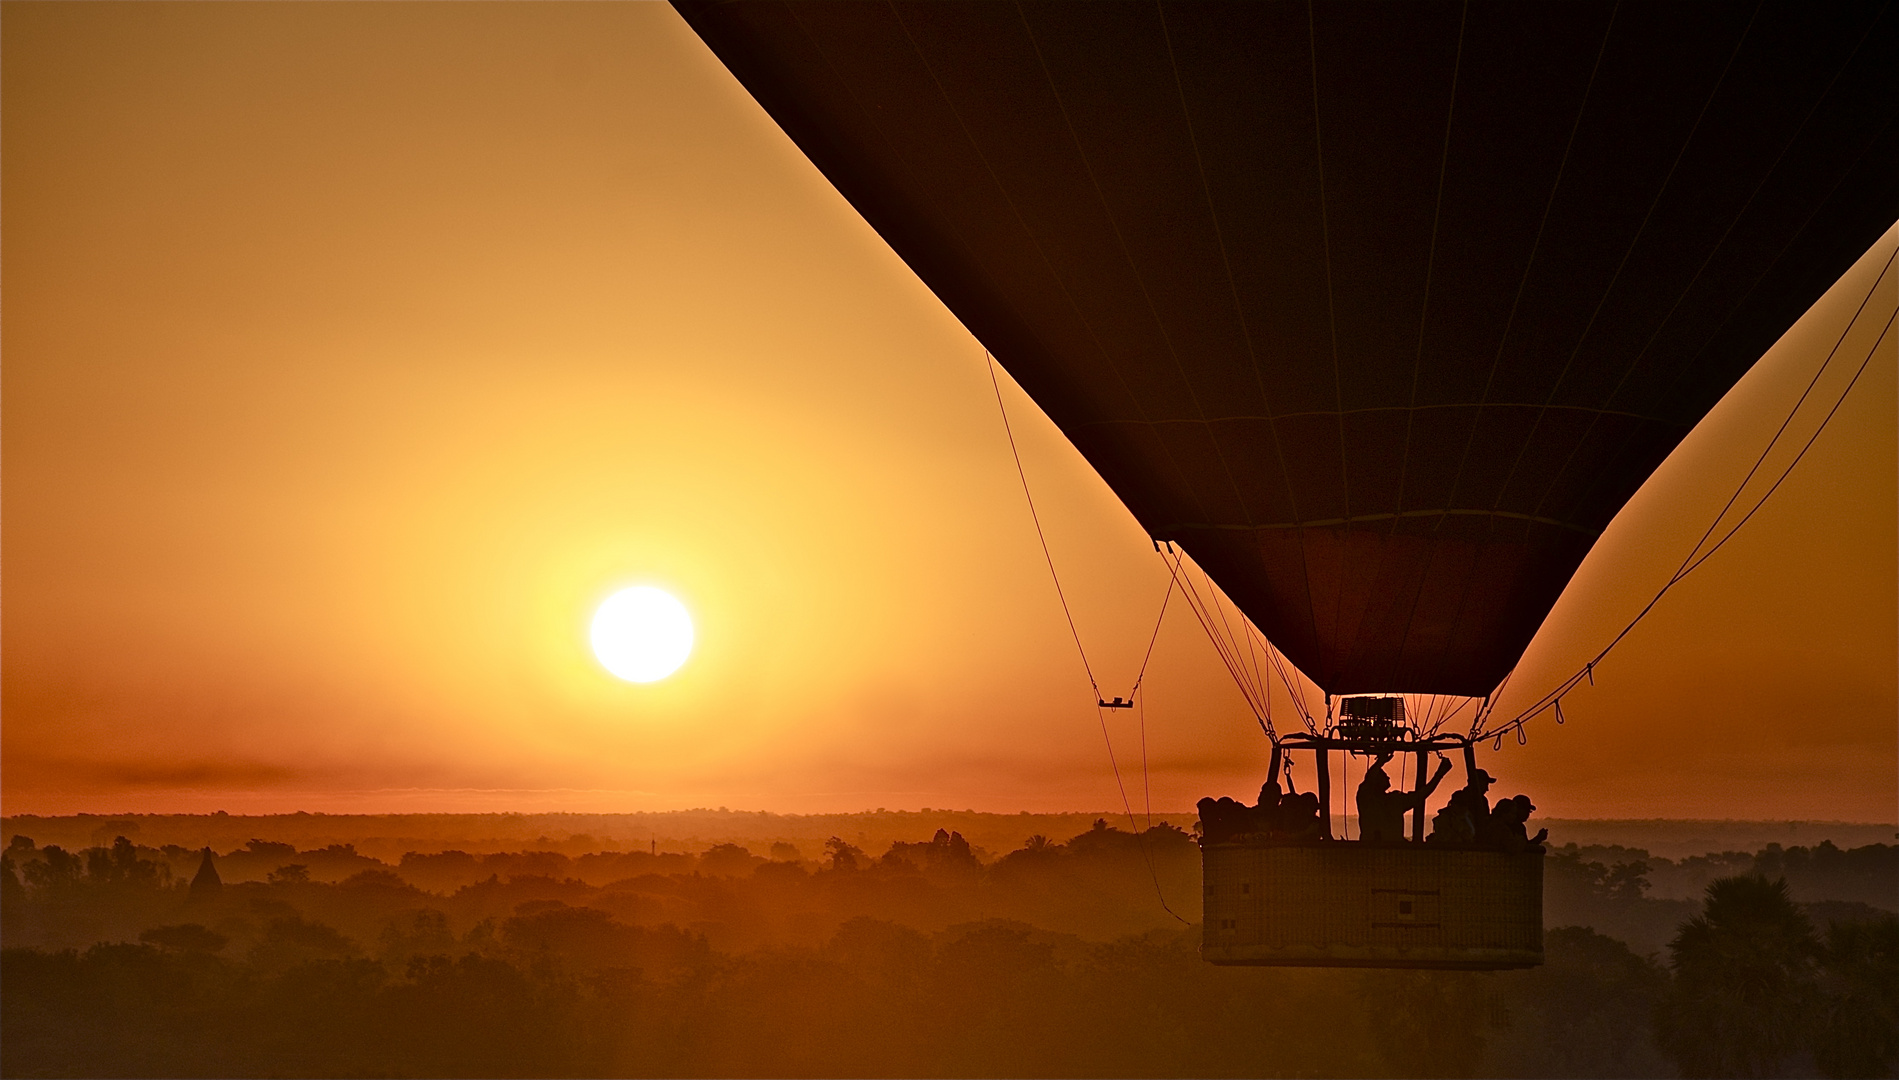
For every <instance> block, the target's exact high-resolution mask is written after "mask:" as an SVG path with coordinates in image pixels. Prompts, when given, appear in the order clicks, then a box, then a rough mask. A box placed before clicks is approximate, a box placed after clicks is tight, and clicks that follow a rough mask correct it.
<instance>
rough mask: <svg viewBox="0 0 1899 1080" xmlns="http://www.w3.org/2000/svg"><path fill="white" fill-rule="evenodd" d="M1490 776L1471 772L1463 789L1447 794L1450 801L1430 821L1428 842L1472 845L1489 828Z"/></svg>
mask: <svg viewBox="0 0 1899 1080" xmlns="http://www.w3.org/2000/svg"><path fill="white" fill-rule="evenodd" d="M1492 782H1493V781H1492V780H1491V778H1490V774H1489V773H1487V772H1485V771H1484V770H1482V769H1472V770H1471V771H1470V777H1469V778H1468V779H1466V780H1465V781H1464V786H1463V787H1461V788H1458V789H1457V790H1456V791H1455V792H1452V793H1451V801H1450V802H1449V803H1446V804H1445V806H1444V809H1442V810H1439V811H1438V812H1437V816H1436V817H1433V818H1432V819H1431V836H1430V842H1431V843H1435V844H1474V843H1476V842H1477V839H1478V837H1480V836H1483V835H1485V833H1486V832H1487V831H1488V829H1489V828H1490V785H1491V783H1492Z"/></svg>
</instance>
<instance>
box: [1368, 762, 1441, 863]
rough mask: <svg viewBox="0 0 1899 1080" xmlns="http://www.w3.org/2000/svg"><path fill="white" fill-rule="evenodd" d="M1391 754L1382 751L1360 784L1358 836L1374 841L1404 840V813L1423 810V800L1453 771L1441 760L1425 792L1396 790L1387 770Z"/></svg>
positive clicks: (1388, 842) (1397, 841) (1390, 841)
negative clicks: (1386, 766)
mask: <svg viewBox="0 0 1899 1080" xmlns="http://www.w3.org/2000/svg"><path fill="white" fill-rule="evenodd" d="M1390 760H1391V755H1390V754H1381V755H1380V756H1379V758H1378V762H1377V764H1375V765H1373V766H1372V767H1371V768H1369V769H1367V770H1365V779H1364V780H1363V781H1362V782H1360V783H1359V785H1358V838H1359V839H1360V840H1365V841H1369V842H1371V843H1375V844H1378V843H1383V844H1395V843H1399V842H1401V841H1403V840H1404V816H1405V814H1407V813H1409V812H1410V811H1412V810H1422V809H1423V808H1424V800H1426V799H1428V798H1430V797H1431V793H1432V792H1433V791H1436V790H1437V785H1438V781H1440V780H1442V779H1444V774H1445V773H1447V772H1449V771H1450V768H1451V763H1450V762H1448V761H1445V760H1444V759H1442V758H1439V759H1438V763H1437V774H1436V775H1434V776H1432V777H1431V781H1430V783H1428V784H1425V785H1424V790H1422V791H1393V790H1391V777H1390V776H1389V775H1387V774H1386V772H1385V762H1387V761H1390Z"/></svg>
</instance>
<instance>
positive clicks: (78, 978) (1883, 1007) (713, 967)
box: [0, 822, 1899, 1076]
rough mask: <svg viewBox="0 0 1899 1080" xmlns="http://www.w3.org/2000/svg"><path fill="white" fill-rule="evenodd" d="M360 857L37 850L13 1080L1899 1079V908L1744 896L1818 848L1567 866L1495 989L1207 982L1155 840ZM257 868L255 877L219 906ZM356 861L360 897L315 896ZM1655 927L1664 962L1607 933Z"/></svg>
mask: <svg viewBox="0 0 1899 1080" xmlns="http://www.w3.org/2000/svg"><path fill="white" fill-rule="evenodd" d="M346 847H347V845H337V846H335V848H334V849H332V848H325V849H315V850H310V851H298V850H297V849H296V848H295V847H294V846H291V845H285V844H277V843H276V842H273V841H269V840H263V839H259V840H255V841H252V842H250V843H248V844H246V845H245V846H244V847H242V848H240V849H238V850H237V851H234V852H227V853H225V854H224V855H222V856H218V857H215V858H213V859H211V860H210V862H211V867H212V870H211V872H210V873H209V874H207V873H206V872H205V871H204V869H203V864H204V862H205V857H204V855H203V853H202V852H192V851H186V850H183V849H179V850H176V851H171V850H166V849H162V848H161V849H153V848H145V847H141V846H139V845H136V844H134V843H132V842H131V841H130V840H128V839H125V838H118V839H116V840H115V841H114V842H113V843H111V844H103V845H99V846H95V847H91V848H87V849H82V850H78V851H66V850H64V849H62V848H60V847H59V846H57V845H51V844H49V845H46V846H39V845H37V844H35V843H34V842H33V841H32V840H30V839H28V838H26V837H16V838H15V839H14V840H13V841H12V842H11V843H10V845H9V847H8V849H7V851H6V855H5V858H4V867H3V869H4V874H0V888H3V889H4V896H0V924H3V925H0V937H3V938H4V944H5V946H6V949H5V952H4V958H3V960H0V985H3V986H4V994H0V1073H4V1074H5V1075H8V1076H24V1075H68V1076H78V1075H97V1076H104V1075H117V1076H160V1075H168V1076H179V1075H198V1076H229V1075H282V1076H316V1075H391V1076H407V1075H414V1076H432V1075H433V1076H440V1075H470V1076H530V1075H533V1076H544V1075H575V1076H581V1075H678V1076H726V1075H769V1076H806V1075H835V1076H863V1075H880V1076H888V1075H916V1076H984V1075H1024V1076H1076V1075H1098V1076H1169V1075H1174V1076H1177V1075H1204V1076H1239V1075H1285V1074H1297V1075H1331V1076H1346V1075H1352V1076H1374V1075H1377V1076H1470V1075H1501V1076H1652V1075H1665V1074H1668V1073H1671V1072H1680V1073H1681V1074H1683V1075H1690V1076H1724V1075H1730V1076H1744V1075H1774V1074H1777V1073H1783V1072H1787V1071H1790V1070H1791V1071H1793V1072H1808V1073H1816V1072H1817V1073H1819V1074H1821V1075H1827V1076H1878V1075H1890V1073H1891V1070H1892V1068H1893V1065H1894V1062H1895V1056H1896V1048H1895V1046H1894V1042H1895V1033H1896V1032H1899V917H1895V916H1894V915H1893V914H1891V912H1890V911H1888V910H1882V908H1889V907H1893V906H1899V905H1894V904H1892V903H1890V902H1888V903H1884V904H1880V905H1877V906H1875V905H1873V904H1869V903H1868V902H1866V901H1865V900H1840V901H1832V902H1831V903H1830V904H1821V905H1816V904H1812V903H1809V904H1806V905H1802V904H1800V903H1796V902H1795V900H1794V899H1793V895H1794V894H1793V892H1791V891H1790V890H1789V888H1788V887H1787V885H1786V884H1785V883H1784V880H1783V879H1781V878H1769V877H1767V876H1763V875H1761V874H1757V873H1752V871H1754V870H1756V869H1759V868H1761V867H1763V866H1765V865H1768V864H1769V863H1772V862H1773V860H1778V865H1779V866H1781V867H1782V868H1783V873H1785V872H1787V870H1786V868H1788V867H1792V868H1794V871H1795V872H1798V869H1799V867H1800V866H1803V865H1804V866H1812V865H1815V864H1816V856H1815V854H1814V852H1813V851H1810V850H1806V849H1790V851H1777V850H1770V851H1767V852H1762V853H1760V854H1759V855H1758V856H1757V858H1758V860H1760V861H1759V862H1757V863H1756V864H1752V865H1750V866H1748V867H1747V868H1746V869H1747V870H1749V871H1750V873H1748V874H1745V875H1740V876H1733V877H1728V878H1723V879H1719V880H1717V881H1715V882H1714V883H1713V884H1712V885H1711V886H1710V887H1709V889H1708V892H1707V895H1706V897H1705V898H1704V900H1703V901H1701V902H1699V903H1688V902H1685V901H1679V900H1656V899H1652V898H1650V897H1649V896H1647V895H1646V894H1647V890H1648V883H1647V879H1646V872H1647V867H1646V866H1645V865H1644V863H1645V862H1646V860H1645V859H1643V858H1642V857H1641V855H1640V853H1634V852H1625V851H1623V850H1621V849H1618V850H1616V851H1612V852H1607V853H1602V852H1595V851H1584V850H1582V849H1577V848H1574V847H1570V848H1566V849H1559V850H1558V851H1556V852H1554V853H1552V856H1551V858H1550V861H1549V882H1550V897H1551V908H1552V912H1553V913H1554V912H1556V911H1557V910H1558V909H1563V908H1564V906H1565V905H1566V906H1567V907H1566V909H1565V910H1562V912H1561V913H1562V914H1563V915H1565V916H1568V917H1570V921H1574V922H1577V923H1588V924H1590V925H1595V926H1597V929H1589V928H1585V926H1581V925H1571V926H1563V927H1561V928H1558V929H1553V930H1551V931H1550V933H1549V934H1548V937H1547V942H1546V949H1547V962H1546V963H1545V965H1544V966H1542V967H1540V968H1536V969H1532V970H1527V971H1516V972H1501V973H1494V974H1486V973H1462V972H1390V971H1349V970H1310V969H1233V968H1217V967H1213V966H1211V965H1208V964H1205V963H1203V962H1202V961H1201V960H1200V959H1199V955H1198V945H1199V930H1198V927H1197V926H1193V925H1190V924H1188V923H1187V922H1184V921H1177V920H1176V919H1174V918H1173V917H1171V916H1169V915H1168V914H1167V913H1166V912H1165V911H1164V910H1163V909H1162V908H1161V906H1160V903H1159V900H1158V898H1157V896H1156V891H1157V886H1158V891H1159V893H1160V895H1161V896H1164V897H1165V898H1166V899H1167V901H1168V903H1169V905H1170V906H1172V907H1173V908H1174V910H1175V911H1177V912H1180V913H1181V915H1182V916H1184V917H1185V918H1186V919H1192V918H1194V917H1196V916H1197V912H1198V904H1197V900H1198V896H1197V893H1198V850H1197V847H1196V845H1195V843H1194V841H1193V839H1192V837H1191V836H1189V835H1187V834H1185V833H1183V832H1181V831H1180V830H1178V829H1174V828H1172V827H1170V826H1165V825H1162V826H1157V827H1155V828H1153V829H1150V830H1147V831H1145V832H1144V833H1141V834H1135V833H1130V832H1124V831H1122V830H1119V829H1113V828H1109V827H1107V826H1106V823H1105V822H1097V823H1096V825H1095V827H1094V828H1092V829H1089V830H1087V831H1085V832H1083V833H1081V834H1079V835H1077V836H1074V837H1071V838H1070V839H1068V840H1066V841H1064V842H1055V841H1051V840H1048V839H1045V838H1041V837H1035V838H1031V840H1030V841H1029V842H1028V843H1027V844H1025V845H1024V846H1022V847H1021V848H1019V849H1017V850H1014V851H1011V852H1009V853H1007V854H1006V855H1004V856H1002V857H1001V858H997V859H993V860H987V861H986V860H984V859H983V858H982V857H981V855H982V853H981V852H980V851H978V850H976V849H973V848H972V847H971V846H970V845H969V844H968V843H967V842H966V841H964V840H963V838H962V837H961V836H960V835H957V834H954V833H951V832H949V831H947V830H943V831H939V832H938V833H937V834H936V835H935V836H934V837H931V838H929V839H920V840H918V841H916V842H898V843H894V844H892V845H891V846H890V848H889V849H888V850H886V851H884V852H882V853H881V854H877V855H872V854H871V853H868V852H866V851H864V850H863V849H862V848H861V847H860V846H858V845H854V844H852V843H849V842H847V841H845V840H843V839H837V838H834V839H833V840H832V841H831V842H830V843H828V844H827V845H826V846H825V848H826V849H825V851H824V853H823V855H822V857H820V858H817V859H812V860H805V859H802V858H799V857H798V855H799V853H798V852H797V851H796V850H795V849H791V850H779V851H777V852H773V851H771V850H770V849H767V850H766V851H764V852H762V853H757V854H755V853H753V852H751V851H748V850H746V849H745V848H744V847H742V846H740V845H735V844H724V845H717V846H714V847H712V848H710V849H708V850H706V851H704V852H702V853H699V854H697V855H691V856H687V855H676V854H675V855H655V854H653V853H652V852H650V851H649V852H644V853H640V852H635V853H618V854H614V853H590V854H586V855H579V856H569V855H565V854H561V853H553V852H538V853H537V852H518V853H514V854H511V855H499V854H488V855H482V856H476V855H468V854H463V853H454V852H449V853H436V854H431V855H413V856H410V857H405V858H403V859H402V860H401V861H400V862H399V863H398V864H396V865H393V866H392V865H388V864H384V863H381V862H378V861H376V860H370V859H367V857H365V856H360V855H356V854H355V853H354V852H353V851H349V850H341V849H342V848H346ZM787 847H789V845H787ZM1802 851H1804V852H1805V853H1804V854H1802V855H1798V856H1795V855H1793V854H1792V853H1793V852H1802ZM1833 851H1834V852H1835V853H1837V854H1822V855H1819V856H1818V857H1817V862H1818V863H1824V864H1825V865H1826V866H1828V867H1829V868H1830V869H1829V870H1828V871H1827V872H1828V873H1830V874H1834V875H1835V876H1836V877H1838V876H1839V875H1840V874H1844V875H1845V876H1844V877H1842V878H1840V879H1839V881H1836V882H1835V884H1838V885H1840V887H1841V891H1845V892H1849V893H1852V894H1853V895H1871V896H1872V897H1873V898H1874V899H1876V900H1877V899H1881V898H1882V897H1883V898H1890V897H1891V896H1892V891H1893V890H1894V889H1899V849H1895V848H1893V847H1890V846H1886V845H1873V846H1871V847H1868V848H1859V849H1854V850H1851V851H1844V852H1841V851H1839V850H1838V849H1833ZM774 854H775V855H777V856H778V857H777V858H774V857H773V855H774ZM1623 855H1627V856H1628V857H1626V858H1620V859H1619V861H1610V862H1604V861H1602V858H1603V857H1619V856H1623ZM1590 856H1598V857H1594V858H1592V857H1590ZM1803 859H1804V860H1805V862H1804V863H1802V861H1801V860H1803ZM246 860H250V861H251V863H252V864H254V865H253V867H252V868H255V869H261V873H262V877H263V880H256V881H237V880H233V881H230V882H224V881H223V880H222V875H221V874H219V873H218V870H217V868H218V867H220V866H223V867H228V868H230V869H232V870H236V869H238V868H239V867H240V866H244V865H246ZM325 860H329V863H325ZM357 860H361V861H357ZM264 863H270V864H271V865H270V866H269V867H268V869H262V867H263V864H264ZM338 864H346V866H347V867H360V869H354V870H353V871H352V872H351V873H350V874H349V875H348V876H346V877H344V878H343V879H342V880H340V881H324V880H320V879H319V877H318V874H317V873H316V869H317V867H319V866H326V865H327V866H330V868H331V869H337V868H339V865H338ZM1842 866H1849V867H1857V868H1859V869H1860V870H1863V871H1864V873H1865V875H1866V876H1867V878H1868V880H1864V881H1863V880H1860V878H1859V877H1856V876H1855V875H1854V873H1850V872H1847V871H1843V870H1841V869H1840V868H1841V867H1842ZM327 872H328V871H326V873H327ZM1880 874H1883V875H1884V878H1883V880H1884V881H1885V882H1886V883H1887V885H1888V886H1889V888H1888V890H1887V891H1886V892H1885V893H1878V892H1873V893H1870V894H1868V893H1864V892H1862V891H1861V890H1862V889H1863V888H1865V887H1869V885H1868V882H1869V881H1876V880H1878V879H1877V877H1876V875H1880ZM231 876H232V877H233V878H236V877H238V876H239V875H237V874H235V873H233V874H232V875H231ZM214 877H215V878H216V879H217V880H216V881H215V882H214V881H213V878H214ZM194 879H196V880H195V884H194ZM1682 905H1686V906H1685V907H1683V906H1682ZM1658 919H1667V920H1669V921H1668V923H1667V933H1668V937H1667V939H1666V941H1665V942H1664V943H1663V946H1661V947H1659V948H1658V949H1657V950H1656V951H1655V955H1645V952H1646V950H1644V951H1636V950H1632V949H1631V948H1630V947H1629V945H1628V944H1627V943H1625V941H1623V940H1619V939H1618V938H1617V937H1615V936H1611V935H1610V934H1608V933H1607V932H1599V931H1601V929H1602V927H1604V926H1612V925H1615V924H1616V922H1617V920H1621V921H1622V922H1624V923H1627V924H1628V925H1631V926H1636V927H1638V928H1647V927H1650V926H1651V924H1653V923H1654V922H1656V920H1658ZM1555 921H1556V920H1555V919H1554V918H1552V924H1555ZM1644 932H1645V933H1652V930H1647V929H1645V930H1644Z"/></svg>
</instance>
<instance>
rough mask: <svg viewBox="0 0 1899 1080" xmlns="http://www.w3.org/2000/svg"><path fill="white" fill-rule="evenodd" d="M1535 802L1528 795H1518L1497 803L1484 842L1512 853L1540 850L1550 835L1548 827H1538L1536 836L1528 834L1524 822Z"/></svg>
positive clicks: (1533, 808)
mask: <svg viewBox="0 0 1899 1080" xmlns="http://www.w3.org/2000/svg"><path fill="white" fill-rule="evenodd" d="M1535 809H1536V804H1535V803H1532V802H1531V801H1530V797H1529V796H1528V795H1518V796H1515V797H1514V798H1509V799H1505V800H1503V801H1502V802H1499V803H1498V804H1497V809H1496V810H1494V811H1493V812H1492V813H1491V815H1490V829H1489V835H1488V836H1486V837H1485V838H1484V839H1485V843H1487V844H1489V845H1490V846H1492V847H1496V848H1500V849H1502V850H1504V851H1507V852H1510V853H1512V854H1515V853H1518V852H1524V851H1532V850H1534V851H1541V850H1543V848H1542V844H1543V841H1544V840H1547V839H1548V838H1549V835H1550V831H1549V830H1548V829H1540V830H1538V831H1537V834H1536V836H1534V837H1532V836H1530V830H1529V828H1528V826H1526V825H1525V824H1524V822H1526V821H1528V820H1530V813H1531V811H1533V810H1535Z"/></svg>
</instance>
